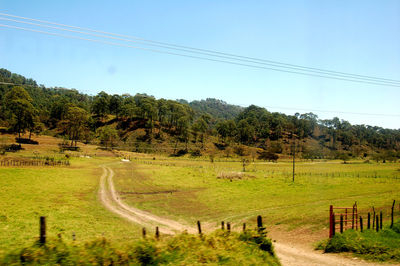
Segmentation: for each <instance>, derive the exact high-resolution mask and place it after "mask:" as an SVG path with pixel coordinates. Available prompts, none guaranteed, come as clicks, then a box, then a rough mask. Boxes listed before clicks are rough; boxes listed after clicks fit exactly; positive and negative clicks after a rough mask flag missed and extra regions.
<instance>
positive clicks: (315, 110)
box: [264, 106, 400, 117]
mask: <svg viewBox="0 0 400 266" xmlns="http://www.w3.org/2000/svg"><path fill="white" fill-rule="evenodd" d="M264 107H265V108H272V109H284V110H295V111H298V110H303V111H308V112H322V113H337V114H350V115H368V116H392V117H400V114H376V113H358V112H345V111H334V110H321V109H303V108H294V107H281V106H264Z"/></svg>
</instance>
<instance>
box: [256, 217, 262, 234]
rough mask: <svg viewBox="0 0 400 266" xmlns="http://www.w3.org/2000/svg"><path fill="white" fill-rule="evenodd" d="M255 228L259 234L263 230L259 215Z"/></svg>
mask: <svg viewBox="0 0 400 266" xmlns="http://www.w3.org/2000/svg"><path fill="white" fill-rule="evenodd" d="M257 228H258V232H261V231H262V229H263V222H262V217H261V215H258V216H257Z"/></svg>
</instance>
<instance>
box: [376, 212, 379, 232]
mask: <svg viewBox="0 0 400 266" xmlns="http://www.w3.org/2000/svg"><path fill="white" fill-rule="evenodd" d="M375 228H376V231H377V232H379V217H378V215H377V216H376V226H375Z"/></svg>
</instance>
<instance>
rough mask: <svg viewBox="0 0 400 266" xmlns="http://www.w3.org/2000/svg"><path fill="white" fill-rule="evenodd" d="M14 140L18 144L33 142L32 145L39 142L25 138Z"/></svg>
mask: <svg viewBox="0 0 400 266" xmlns="http://www.w3.org/2000/svg"><path fill="white" fill-rule="evenodd" d="M15 141H16V142H17V143H20V144H33V145H38V144H39V142H37V141H36V140H32V139H26V138H15Z"/></svg>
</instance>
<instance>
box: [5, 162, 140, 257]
mask: <svg viewBox="0 0 400 266" xmlns="http://www.w3.org/2000/svg"><path fill="white" fill-rule="evenodd" d="M104 162H110V159H94V158H92V159H80V158H76V159H73V160H72V166H70V167H63V168H61V167H43V168H39V167H31V168H1V169H0V188H1V193H0V253H1V252H6V251H9V250H10V249H14V248H16V247H20V246H21V245H25V244H26V243H28V242H31V241H32V240H34V239H36V238H37V237H38V234H39V217H40V216H46V217H47V228H48V230H47V234H48V236H49V237H56V236H57V234H61V235H62V237H63V238H64V239H66V240H67V241H71V239H72V234H73V233H75V235H76V238H77V239H78V240H88V239H93V238H95V237H97V236H101V235H104V236H105V237H107V238H108V239H111V240H126V239H132V238H136V237H137V236H138V234H139V233H140V228H139V227H138V226H135V225H133V224H132V223H130V222H128V221H125V220H123V219H122V218H119V217H117V216H115V215H114V214H112V213H110V212H109V211H108V210H106V209H105V208H104V207H103V206H102V205H101V203H100V201H99V200H98V185H99V178H100V175H101V174H102V170H101V169H100V168H99V167H98V164H100V163H104Z"/></svg>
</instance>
